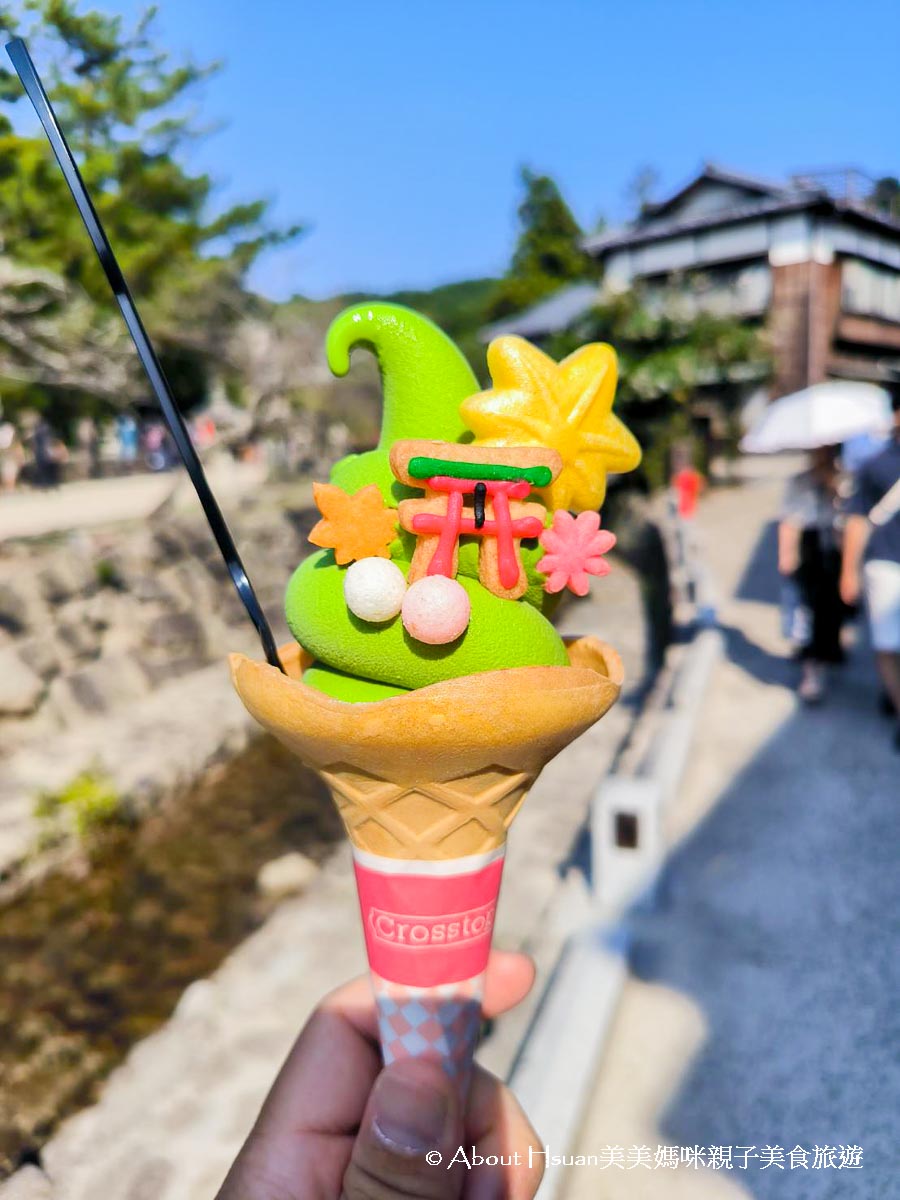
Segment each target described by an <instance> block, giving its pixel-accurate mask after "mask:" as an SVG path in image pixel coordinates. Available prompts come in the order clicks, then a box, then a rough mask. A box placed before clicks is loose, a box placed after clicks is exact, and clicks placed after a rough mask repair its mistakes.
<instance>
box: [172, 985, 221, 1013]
mask: <svg viewBox="0 0 900 1200" xmlns="http://www.w3.org/2000/svg"><path fill="white" fill-rule="evenodd" d="M215 997H216V985H215V984H214V983H213V982H212V980H210V979H195V980H194V982H193V983H191V984H188V986H187V987H186V988H185V989H184V991H183V992H182V994H181V999H180V1000H179V1001H178V1004H177V1005H176V1006H175V1016H176V1017H177V1018H179V1019H181V1020H186V1021H193V1020H194V1019H195V1018H200V1019H202V1018H204V1017H207V1016H208V1015H209V1012H210V1010H211V1009H212V1007H213V1005H214V1003H215Z"/></svg>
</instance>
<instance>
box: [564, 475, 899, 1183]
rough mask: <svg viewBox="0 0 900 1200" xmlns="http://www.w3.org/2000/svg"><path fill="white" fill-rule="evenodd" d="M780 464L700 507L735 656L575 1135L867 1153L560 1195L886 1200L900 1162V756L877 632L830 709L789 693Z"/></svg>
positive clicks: (708, 709) (637, 926)
mask: <svg viewBox="0 0 900 1200" xmlns="http://www.w3.org/2000/svg"><path fill="white" fill-rule="evenodd" d="M773 473H774V475H775V476H777V475H779V474H781V473H782V472H781V470H780V468H779V466H778V464H774V465H772V466H769V467H768V474H769V477H768V478H767V477H766V471H765V469H763V470H762V471H761V469H760V467H759V466H757V467H756V468H755V478H754V479H753V480H752V482H750V483H749V484H748V485H746V486H744V487H742V488H739V489H736V490H734V491H722V492H718V493H716V494H714V495H713V496H712V497H711V498H710V499H709V501H708V502H707V503H706V505H705V506H704V508H703V511H702V515H701V519H700V533H701V536H702V539H703V542H704V545H705V550H706V554H707V558H708V561H709V562H710V565H711V566H712V569H713V571H714V573H715V575H716V576H717V577H718V580H719V584H720V587H721V590H722V595H723V602H722V605H721V611H720V616H721V620H722V624H723V628H724V632H725V636H726V649H727V654H726V658H725V660H724V661H723V662H722V663H721V665H720V667H719V668H718V669H717V672H716V675H715V676H714V680H713V684H712V687H711V689H710V693H709V695H708V698H707V702H706V705H705V710H704V713H703V715H702V718H701V723H700V730H701V733H700V740H699V742H698V745H697V746H696V748H695V750H694V752H693V755H692V761H691V766H690V768H689V772H688V775H687V778H686V781H685V786H684V788H683V790H682V795H681V798H680V800H679V803H678V805H677V807H676V809H675V810H674V811H673V812H672V813H671V814H670V828H669V833H670V836H671V837H672V839H673V840H674V841H675V842H677V849H676V850H675V853H674V855H673V857H672V858H671V860H670V863H669V866H668V869H667V872H666V876H665V882H664V892H663V901H662V904H661V905H660V907H659V908H658V909H657V910H655V911H634V912H632V913H631V914H629V915H628V918H627V920H626V929H627V932H628V934H629V936H630V938H631V940H632V950H631V967H632V972H633V978H632V979H631V981H630V982H629V984H628V985H627V986H626V990H625V993H624V997H623V1002H622V1005H621V1007H620V1010H619V1013H618V1018H617V1021H616V1023H615V1024H614V1026H613V1028H612V1030H611V1039H610V1046H609V1050H608V1053H607V1055H606V1059H605V1062H604V1064H603V1067H602V1070H601V1072H600V1076H599V1078H598V1085H597V1090H596V1093H595V1096H594V1099H593V1102H592V1104H591V1107H590V1109H589V1111H588V1113H587V1116H586V1119H585V1122H584V1127H583V1130H582V1134H581V1138H580V1145H579V1150H580V1152H581V1153H584V1154H587V1153H595V1154H596V1153H597V1152H598V1150H602V1148H603V1147H604V1146H607V1145H610V1144H613V1145H616V1144H618V1145H626V1146H631V1145H634V1144H649V1145H652V1146H653V1147H655V1146H656V1145H657V1144H659V1143H663V1144H666V1143H669V1144H673V1145H676V1146H688V1147H691V1146H695V1145H699V1146H711V1145H712V1146H718V1145H734V1146H737V1145H742V1146H754V1145H755V1152H756V1153H759V1152H760V1149H761V1147H763V1146H766V1145H768V1146H772V1147H777V1146H781V1147H783V1148H784V1151H785V1156H786V1158H787V1155H788V1154H789V1152H790V1151H791V1150H792V1149H793V1148H794V1147H795V1146H797V1145H800V1146H803V1147H806V1148H808V1149H810V1150H812V1148H813V1147H814V1146H815V1145H817V1144H818V1145H819V1146H822V1147H824V1146H826V1145H830V1146H835V1145H838V1146H839V1145H841V1144H843V1145H854V1144H855V1145H860V1146H862V1147H863V1149H864V1157H863V1162H864V1167H863V1170H861V1171H856V1170H844V1171H840V1172H838V1171H836V1170H831V1169H816V1170H813V1169H807V1170H805V1171H804V1170H803V1169H801V1168H798V1169H796V1170H794V1171H790V1170H785V1171H781V1170H779V1169H778V1168H777V1167H770V1168H768V1169H766V1170H760V1169H759V1167H760V1161H759V1160H753V1159H751V1160H750V1163H751V1168H750V1169H749V1170H747V1171H741V1170H733V1171H730V1172H726V1171H719V1172H715V1173H714V1172H699V1173H698V1172H696V1171H694V1170H693V1169H681V1170H678V1171H671V1170H656V1171H646V1170H635V1171H633V1172H621V1171H618V1170H606V1171H604V1172H603V1173H602V1175H600V1174H599V1173H598V1172H597V1171H596V1170H590V1169H587V1168H582V1169H578V1168H573V1169H572V1170H571V1172H570V1177H569V1180H568V1183H567V1189H566V1191H565V1198H566V1200H588V1198H591V1200H593V1198H594V1197H596V1196H597V1195H598V1194H602V1195H603V1196H604V1198H605V1200H635V1198H641V1200H645V1198H646V1200H656V1197H660V1198H663V1197H665V1198H666V1200H670V1198H677V1197H682V1196H683V1197H685V1198H688V1197H689V1198H690V1200H694V1198H696V1200H707V1198H708V1200H731V1198H733V1197H740V1196H753V1197H756V1198H758V1200H769V1198H770V1197H771V1198H772V1200H774V1198H775V1197H779V1198H783V1197H788V1196H789V1197H791V1200H806V1198H807V1197H808V1198H810V1200H826V1198H830V1197H836V1198H837V1197H840V1200H870V1198H871V1200H876V1198H880V1197H887V1196H889V1195H892V1194H894V1193H895V1191H896V1180H897V1178H898V1177H900V1156H898V1153H897V1139H896V1114H897V1112H898V1111H900V1067H898V1054H900V1007H898V1005H897V995H898V991H900V955H898V954H897V936H896V935H897V915H896V914H897V912H898V910H900V873H898V871H897V847H898V845H900V786H898V779H900V759H898V758H897V756H896V754H895V753H894V752H893V751H892V749H891V748H890V745H889V741H888V729H887V727H886V726H885V724H884V723H883V722H881V721H880V720H879V718H878V717H877V716H876V714H875V684H874V677H873V673H872V672H873V666H872V663H871V660H870V656H869V654H868V653H867V651H866V650H865V649H864V648H863V647H860V648H857V649H856V650H855V651H854V653H853V656H852V658H851V661H850V662H849V664H848V665H847V666H846V667H845V668H844V669H843V670H842V671H841V672H840V673H839V674H838V676H837V677H836V678H835V680H834V688H833V691H832V693H831V694H830V696H829V698H828V701H827V703H826V704H825V705H823V706H822V707H821V708H819V709H816V710H811V711H810V710H805V709H803V708H800V707H798V705H797V703H796V701H795V698H794V695H793V691H792V685H793V681H794V668H793V665H792V664H791V663H789V662H788V661H786V659H785V658H784V651H783V646H782V643H781V641H780V637H779V631H778V612H777V607H776V604H775V600H776V596H777V591H776V588H777V581H776V579H775V576H774V572H773V563H774V557H773V555H774V541H773V532H774V531H773V526H772V524H771V522H772V520H773V518H774V516H775V514H776V513H777V506H778V498H779V496H780V491H781V486H782V482H781V480H780V479H778V478H777V477H776V478H772V477H771V476H772V474H773ZM838 1160H839V1156H838ZM809 1162H810V1167H811V1165H812V1162H813V1155H812V1154H810V1158H809ZM601 1188H602V1192H599V1191H598V1189H601Z"/></svg>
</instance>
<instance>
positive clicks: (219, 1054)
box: [0, 566, 645, 1200]
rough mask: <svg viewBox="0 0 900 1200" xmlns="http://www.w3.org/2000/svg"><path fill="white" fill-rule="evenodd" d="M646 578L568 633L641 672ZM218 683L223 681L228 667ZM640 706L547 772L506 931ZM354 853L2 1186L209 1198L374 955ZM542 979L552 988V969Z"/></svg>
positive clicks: (515, 855)
mask: <svg viewBox="0 0 900 1200" xmlns="http://www.w3.org/2000/svg"><path fill="white" fill-rule="evenodd" d="M640 613H641V600H640V592H639V588H638V584H637V581H636V580H635V578H634V577H633V576H632V575H631V574H630V573H629V572H628V571H627V570H625V569H624V568H623V567H621V566H620V567H619V568H618V569H617V570H615V571H614V573H613V574H612V575H610V576H609V577H608V578H607V579H605V580H604V582H603V585H602V586H600V587H598V588H596V589H595V592H594V595H593V596H592V598H591V599H590V600H588V601H583V602H577V603H572V604H571V606H570V607H569V609H568V611H567V612H566V613H565V614H564V618H563V621H562V627H563V632H565V633H586V632H587V633H595V634H597V635H599V636H601V637H606V638H607V639H608V640H610V641H613V642H615V644H616V646H617V648H618V649H619V650H620V652H621V654H622V657H623V659H624V660H625V665H626V671H627V673H628V676H629V679H630V680H631V681H632V682H635V681H637V680H639V679H640V677H641V674H642V671H643V653H644V644H645V639H644V632H643V627H642V622H641V617H640ZM221 686H222V687H223V688H224V687H225V686H226V684H225V680H224V677H223V679H222V681H221ZM632 719H633V710H632V709H631V708H630V707H629V704H628V703H627V702H626V703H620V704H619V705H617V706H616V707H615V708H614V709H613V710H612V711H611V712H610V714H608V716H607V717H606V718H604V720H603V721H602V722H601V723H600V724H599V725H598V726H596V727H595V728H594V729H592V730H589V731H588V732H587V733H586V734H584V735H583V736H582V737H581V738H580V739H579V740H578V741H577V742H575V743H573V745H572V746H570V747H569V748H568V749H567V750H566V751H565V753H564V754H562V755H561V756H560V757H559V758H558V759H557V760H556V761H555V762H554V763H552V764H551V765H550V767H549V768H548V769H547V770H546V771H545V773H544V774H543V775H542V777H541V779H540V781H539V783H538V785H537V786H536V787H535V788H534V790H533V792H532V794H531V796H530V797H529V799H528V802H527V803H526V805H525V807H524V809H523V811H522V814H521V815H520V817H519V818H518V819H517V821H516V825H515V828H514V830H513V833H512V836H511V838H510V849H509V854H508V859H507V866H506V870H505V878H504V886H503V893H502V896H501V901H500V911H499V914H498V926H497V933H496V941H497V943H498V944H499V945H501V946H506V947H514V946H521V945H528V946H529V947H531V948H534V949H536V950H537V951H538V957H539V959H540V958H541V954H540V949H541V945H542V943H544V942H545V941H546V931H545V929H544V921H543V919H544V916H545V914H546V912H547V910H548V907H549V906H550V903H551V900H552V897H553V896H554V894H555V892H556V890H557V887H558V884H559V867H560V864H561V863H563V862H564V861H565V860H566V859H567V858H568V857H569V855H570V852H571V849H572V845H573V842H574V840H575V838H576V835H577V833H578V831H579V828H580V827H581V825H582V823H583V821H584V819H585V816H586V813H587V808H588V804H589V800H590V795H591V792H592V789H593V787H594V786H595V782H596V780H597V778H599V777H600V775H601V774H602V773H603V772H604V770H606V768H607V767H608V766H609V764H610V762H611V760H612V758H613V756H614V754H615V752H616V749H617V747H618V746H619V745H620V743H621V742H622V740H623V738H624V737H625V735H626V733H627V731H628V729H629V728H630V725H631V723H632ZM358 920H359V918H358V909H357V906H356V897H355V892H354V885H353V882H352V874H351V870H350V862H349V853H348V851H347V849H346V847H344V848H342V849H341V851H339V852H338V853H337V854H336V855H335V856H334V857H333V858H332V859H331V860H329V862H328V863H327V864H326V865H325V867H324V868H323V869H322V871H321V872H320V873H319V875H318V877H317V878H316V880H315V882H314V883H313V885H312V886H311V888H310V889H309V891H308V892H307V893H306V894H305V895H303V896H302V897H299V898H297V899H294V900H290V901H287V902H285V903H284V904H283V905H281V906H280V907H279V909H278V910H277V911H276V912H275V914H274V915H273V916H272V917H271V918H270V919H269V920H268V921H267V922H266V924H265V925H264V926H263V927H262V928H261V929H260V930H259V931H258V932H257V933H256V934H254V935H253V936H252V937H251V938H249V939H248V941H247V942H246V943H245V944H244V945H243V946H242V947H241V948H240V949H239V950H238V951H237V952H236V953H235V954H233V955H232V956H231V958H230V959H229V960H228V961H227V962H226V963H225V964H224V966H223V967H222V968H221V969H220V970H219V971H218V972H217V974H216V975H215V976H214V977H213V978H211V979H209V980H203V981H199V982H197V983H195V984H194V985H192V986H191V987H190V988H189V989H188V991H187V992H186V993H185V994H184V997H183V999H182V1001H181V1003H180V1005H179V1007H178V1009H177V1011H176V1013H175V1015H174V1017H173V1018H172V1020H171V1021H170V1022H169V1023H168V1024H167V1025H166V1026H165V1027H164V1028H163V1029H162V1030H160V1031H159V1032H158V1033H156V1034H154V1035H153V1036H151V1037H149V1038H147V1039H146V1040H145V1041H144V1042H142V1043H141V1044H139V1045H138V1046H137V1047H135V1048H134V1050H133V1051H132V1053H131V1054H130V1055H129V1057H128V1059H127V1061H126V1062H125V1063H124V1064H123V1066H122V1067H121V1068H120V1069H119V1070H118V1071H116V1072H115V1073H114V1075H113V1076H112V1077H111V1078H110V1080H109V1082H108V1083H107V1085H106V1087H105V1089H104V1092H103V1095H102V1097H101V1099H100V1101H99V1103H98V1104H96V1105H95V1106H94V1107H92V1108H90V1109H87V1110H85V1111H84V1112H82V1113H81V1114H79V1115H77V1116H76V1117H74V1118H72V1119H71V1120H70V1121H68V1122H67V1123H66V1124H65V1125H64V1126H63V1127H62V1128H61V1130H60V1131H59V1133H58V1134H57V1135H56V1136H55V1137H54V1138H53V1139H52V1140H51V1142H50V1143H49V1144H48V1145H47V1146H46V1147H45V1149H44V1152H43V1156H42V1168H43V1170H42V1171H39V1170H38V1169H37V1168H35V1167H28V1168H25V1169H24V1170H23V1171H20V1172H19V1173H18V1175H16V1176H14V1177H13V1179H12V1180H11V1181H10V1182H8V1183H7V1184H6V1185H0V1197H2V1200H26V1197H27V1200H36V1198H40V1200H48V1198H52V1200H98V1198H100V1197H102V1200H151V1198H152V1200H211V1198H212V1196H213V1195H214V1194H215V1191H216V1189H217V1187H218V1185H219V1183H220V1182H221V1180H222V1178H223V1176H224V1174H225V1172H226V1170H227V1168H228V1166H229V1165H230V1162H231V1160H232V1159H233V1157H234V1155H235V1153H236V1151H237V1149H238V1147H239V1146H240V1144H241V1141H242V1140H243V1138H244V1136H245V1135H246V1133H247V1131H248V1129H249V1128H250V1125H251V1123H252V1121H253V1119H254V1117H255V1115H256V1112H257V1111H258V1108H259V1105H260V1103H261V1101H262V1099H263V1097H264V1095H265V1093H266V1091H267V1089H268V1087H269V1085H270V1083H271V1082H272V1079H273V1078H274V1076H275V1073H276V1071H277V1069H278V1067H279V1065H280V1063H281V1061H282V1059H283V1058H284V1056H285V1054H286V1053H287V1050H288V1048H289V1046H290V1044H291V1041H292V1039H293V1038H294V1037H295V1035H296V1033H297V1031H298V1029H299V1027H300V1026H301V1025H302V1023H303V1021H304V1019H305V1017H306V1015H307V1014H308V1013H309V1011H310V1010H311V1008H312V1007H313V1006H314V1004H315V1003H316V1001H317V1000H318V999H319V998H320V997H321V996H322V995H323V994H324V993H325V992H326V991H328V990H329V989H330V988H332V987H334V986H335V985H336V984H338V983H339V982H341V981H342V980H344V979H346V978H348V977H349V976H352V975H354V974H356V973H358V972H359V971H361V970H362V969H363V967H364V957H363V950H362V944H361V937H360V932H359V928H358ZM536 991H538V992H539V991H540V984H539V987H538V988H537V989H536ZM531 1011H532V1008H530V1007H529V1006H528V1005H523V1006H522V1007H521V1008H520V1009H519V1010H518V1011H517V1012H516V1013H515V1014H513V1015H511V1016H510V1018H508V1019H507V1020H505V1021H500V1022H498V1025H497V1033H496V1035H495V1036H494V1037H493V1038H492V1039H491V1040H490V1041H489V1042H488V1044H487V1045H486V1047H485V1048H484V1051H483V1058H484V1060H485V1061H486V1062H487V1063H489V1065H490V1066H491V1067H492V1068H493V1069H495V1070H500V1071H503V1070H505V1069H506V1068H507V1067H508V1066H509V1063H510V1061H511V1057H512V1054H513V1052H514V1049H515V1046H516V1044H517V1041H518V1038H519V1036H520V1034H521V1031H522V1029H523V1028H524V1026H525V1024H526V1023H527V1021H528V1019H529V1015H530V1013H531Z"/></svg>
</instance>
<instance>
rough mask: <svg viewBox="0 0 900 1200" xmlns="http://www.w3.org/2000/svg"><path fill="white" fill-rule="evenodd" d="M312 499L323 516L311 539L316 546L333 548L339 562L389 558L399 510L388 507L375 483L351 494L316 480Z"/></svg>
mask: <svg viewBox="0 0 900 1200" xmlns="http://www.w3.org/2000/svg"><path fill="white" fill-rule="evenodd" d="M313 499H314V500H315V502H316V506H317V507H318V509H319V512H320V513H321V514H322V520H321V521H319V522H318V524H316V525H314V526H313V528H312V531H311V532H310V535H309V540H310V541H311V542H312V544H313V545H314V546H322V547H323V548H325V549H329V550H334V560H335V562H336V563H338V564H339V565H340V566H343V565H344V564H345V563H349V562H353V561H354V560H355V559H359V558H390V556H391V552H390V549H389V547H390V544H391V542H392V541H393V540H394V538H395V537H396V536H397V532H396V531H397V510H396V509H394V508H388V507H387V506H386V505H385V503H384V500H382V498H381V491H380V489H379V488H378V486H377V485H376V484H374V483H370V484H369V485H368V487H364V488H360V490H359V491H358V492H354V494H353V495H352V496H350V495H348V494H347V492H345V491H344V489H343V488H339V487H337V486H335V484H333V483H314V484H313Z"/></svg>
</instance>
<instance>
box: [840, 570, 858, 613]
mask: <svg viewBox="0 0 900 1200" xmlns="http://www.w3.org/2000/svg"><path fill="white" fill-rule="evenodd" d="M839 586H840V593H841V599H842V600H843V602H844V603H845V604H846V605H847V607H848V608H853V607H854V605H856V604H857V602H858V601H859V593H860V586H859V571H851V570H849V569H848V568H846V567H845V568H844V570H843V571H842V572H841V580H840V585H839Z"/></svg>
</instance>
